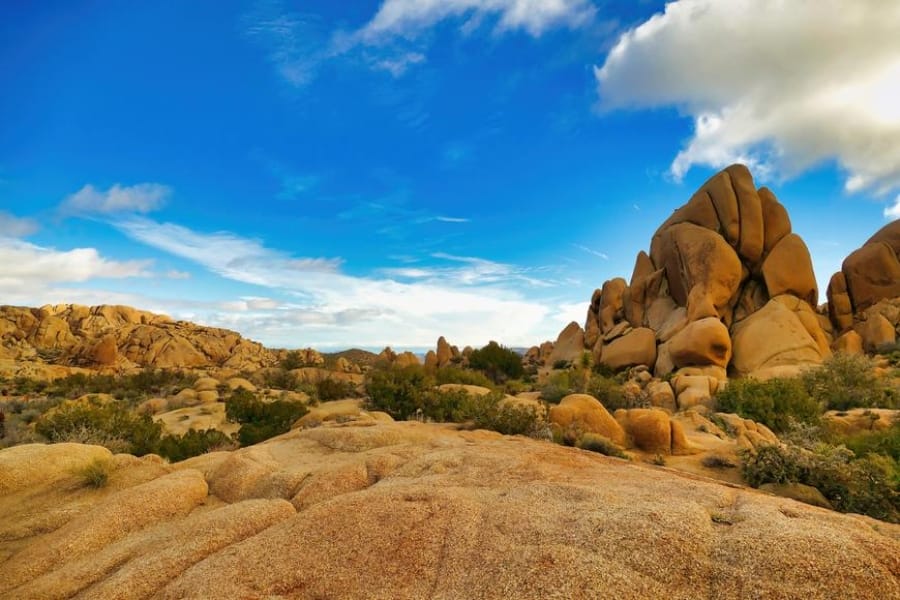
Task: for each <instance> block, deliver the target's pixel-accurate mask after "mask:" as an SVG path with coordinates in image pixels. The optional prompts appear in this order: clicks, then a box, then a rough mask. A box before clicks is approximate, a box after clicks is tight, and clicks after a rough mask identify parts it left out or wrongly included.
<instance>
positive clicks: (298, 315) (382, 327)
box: [116, 218, 558, 347]
mask: <svg viewBox="0 0 900 600" xmlns="http://www.w3.org/2000/svg"><path fill="white" fill-rule="evenodd" d="M116 227H118V228H119V229H120V230H121V231H122V232H123V233H125V234H126V235H128V236H130V237H132V238H133V239H135V240H137V241H140V242H142V243H144V244H147V245H149V246H151V247H153V248H157V249H160V250H163V251H165V252H168V253H171V254H173V255H175V256H178V257H180V258H184V259H188V260H191V261H192V262H194V263H196V264H198V265H200V266H202V267H204V268H206V269H208V270H209V271H211V272H213V273H216V274H218V275H221V276H222V277H225V278H227V279H230V280H233V281H238V282H242V283H247V284H254V285H257V286H260V287H261V288H263V289H265V290H268V293H266V294H265V295H264V296H263V295H261V296H260V297H265V298H276V296H278V295H281V296H284V298H285V299H284V300H279V301H278V302H277V303H268V304H267V303H262V304H261V303H258V302H257V303H255V304H253V303H248V304H247V305H246V306H247V309H248V310H232V311H228V310H224V309H223V310H222V311H221V312H220V313H219V312H216V313H215V314H211V313H210V312H209V311H207V312H206V313H205V314H206V317H205V320H207V321H214V322H215V323H218V324H220V325H221V326H231V327H234V328H238V329H239V330H240V331H243V332H245V333H247V334H248V335H251V336H257V337H258V338H260V339H263V340H265V341H268V342H269V343H278V340H287V339H293V340H294V342H293V343H296V340H297V336H298V334H300V335H302V336H303V340H304V343H310V344H316V345H321V346H329V347H331V346H340V345H367V346H377V345H382V344H394V345H398V346H404V345H405V346H422V345H428V344H432V343H433V342H434V340H435V339H436V338H437V337H438V336H439V335H442V334H446V333H449V332H452V333H453V336H454V338H455V339H454V342H455V343H461V344H483V343H485V342H486V341H487V338H489V337H497V338H499V339H502V340H504V341H505V342H506V343H510V344H525V343H532V342H533V341H535V340H537V339H545V338H547V337H552V336H554V335H555V334H556V331H547V330H546V328H547V327H548V321H547V319H548V317H549V316H552V315H553V314H555V313H554V310H555V309H554V308H553V307H552V306H551V305H548V304H545V303H543V302H541V301H536V300H528V299H525V298H524V296H523V294H522V293H521V292H520V291H518V289H517V286H532V287H547V286H551V285H553V284H552V282H547V281H545V280H542V279H539V278H538V276H539V273H540V271H539V270H537V269H525V268H522V267H516V266H512V265H506V264H502V263H496V262H493V261H489V260H485V259H480V258H475V257H465V256H456V255H452V254H435V255H434V256H433V257H432V259H436V260H439V261H444V262H445V263H451V264H445V265H443V266H441V265H438V266H436V267H434V266H431V265H423V266H421V267H412V268H406V269H405V270H401V269H398V270H396V271H395V272H393V273H388V272H382V273H381V274H380V275H381V277H361V276H354V275H348V274H346V273H344V272H342V270H341V269H340V265H341V261H340V259H321V258H320V259H315V258H313V259H310V258H296V257H293V256H291V255H289V254H287V253H285V252H282V251H279V250H275V249H272V248H268V247H266V246H265V245H264V244H263V243H262V242H260V241H259V240H252V239H248V238H242V237H240V236H237V235H235V234H232V233H229V232H216V233H200V232H197V231H193V230H190V229H188V228H185V227H182V226H180V225H175V224H171V223H157V222H154V221H152V220H149V219H145V218H140V219H128V220H124V221H120V222H118V223H116ZM276 304H277V306H276ZM232 308H234V307H232ZM250 308H253V310H249V309H250ZM549 328H550V329H557V328H558V324H557V323H556V322H553V321H551V322H550V323H549Z"/></svg>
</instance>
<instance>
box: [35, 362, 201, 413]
mask: <svg viewBox="0 0 900 600" xmlns="http://www.w3.org/2000/svg"><path fill="white" fill-rule="evenodd" d="M196 381H197V375H195V374H192V373H185V372H182V371H177V370H171V369H152V368H146V369H142V370H140V371H137V372H135V373H130V374H127V375H103V374H92V375H88V374H85V373H74V374H72V375H68V376H66V377H62V378H60V379H55V380H53V381H52V382H48V383H47V384H46V386H45V388H44V390H43V392H44V393H46V394H47V395H49V396H53V397H59V398H78V397H80V396H84V395H86V394H109V395H111V396H113V397H114V398H116V399H117V400H124V401H126V402H128V403H129V404H131V405H135V404H138V403H139V402H140V401H142V400H144V399H146V398H147V397H149V396H168V395H172V394H175V393H177V392H178V391H180V390H182V389H184V388H188V387H191V386H193V385H194V382H196Z"/></svg>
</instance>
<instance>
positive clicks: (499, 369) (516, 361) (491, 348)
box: [469, 342, 524, 383]
mask: <svg viewBox="0 0 900 600" xmlns="http://www.w3.org/2000/svg"><path fill="white" fill-rule="evenodd" d="M469 366H470V367H471V368H473V369H476V370H478V371H483V372H484V374H485V375H487V376H488V377H489V378H490V379H491V380H492V381H494V383H503V382H504V381H506V380H507V379H518V378H519V377H521V376H522V375H523V373H524V368H523V367H522V357H521V356H519V354H518V353H517V352H515V351H514V350H510V349H509V348H506V347H505V346H501V345H500V344H498V343H497V342H490V343H488V345H487V346H485V347H484V348H480V349H478V350H473V351H472V354H471V355H469Z"/></svg>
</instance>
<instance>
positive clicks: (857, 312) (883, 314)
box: [828, 220, 900, 352]
mask: <svg viewBox="0 0 900 600" xmlns="http://www.w3.org/2000/svg"><path fill="white" fill-rule="evenodd" d="M828 314H829V316H830V317H831V322H832V325H833V326H834V331H835V333H836V334H837V342H836V343H838V344H840V345H841V346H842V347H849V348H851V349H854V350H855V349H857V347H858V346H860V347H861V349H863V350H865V351H866V352H876V351H877V350H878V349H879V348H882V347H885V346H890V345H893V344H895V343H896V341H897V330H898V329H900V220H897V221H894V222H892V223H889V224H887V225H885V226H884V227H882V228H881V229H880V230H879V231H878V232H877V233H876V234H875V235H873V236H872V237H871V238H869V240H868V241H866V243H865V244H863V246H862V247H861V248H859V249H858V250H855V251H854V252H852V253H851V254H850V255H849V256H848V257H847V258H846V259H844V263H843V265H841V270H840V271H839V272H837V273H835V274H834V275H833V276H832V277H831V281H830V282H829V283H828ZM855 336H859V337H860V338H861V339H860V340H859V341H858V342H857V340H856V339H855Z"/></svg>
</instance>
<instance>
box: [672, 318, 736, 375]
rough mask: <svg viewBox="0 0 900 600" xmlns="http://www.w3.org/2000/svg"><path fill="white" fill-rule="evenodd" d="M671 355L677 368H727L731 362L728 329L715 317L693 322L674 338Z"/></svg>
mask: <svg viewBox="0 0 900 600" xmlns="http://www.w3.org/2000/svg"><path fill="white" fill-rule="evenodd" d="M669 353H670V355H671V357H672V363H673V364H674V365H675V366H676V367H693V366H698V365H699V366H704V365H718V366H720V367H725V366H727V365H728V362H729V361H730V360H731V337H730V336H729V334H728V328H727V327H725V325H724V324H723V323H722V322H721V321H720V320H719V319H717V318H715V317H707V318H705V319H700V320H699V321H693V322H692V323H690V324H688V325H687V326H686V327H685V328H684V329H682V330H681V331H680V332H678V333H677V334H675V335H674V336H672V339H671V341H670V342H669Z"/></svg>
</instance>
